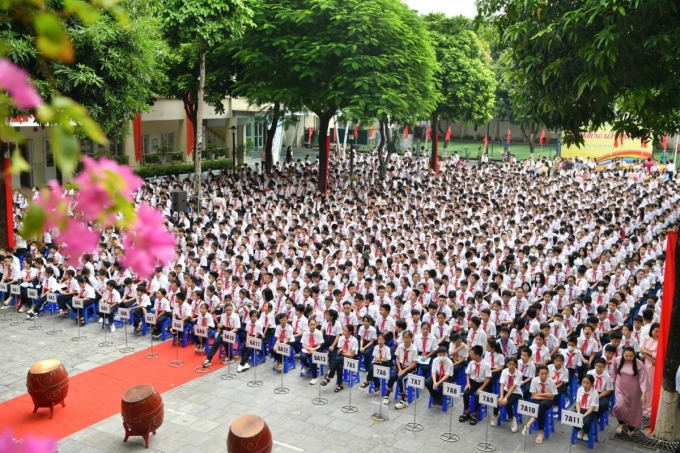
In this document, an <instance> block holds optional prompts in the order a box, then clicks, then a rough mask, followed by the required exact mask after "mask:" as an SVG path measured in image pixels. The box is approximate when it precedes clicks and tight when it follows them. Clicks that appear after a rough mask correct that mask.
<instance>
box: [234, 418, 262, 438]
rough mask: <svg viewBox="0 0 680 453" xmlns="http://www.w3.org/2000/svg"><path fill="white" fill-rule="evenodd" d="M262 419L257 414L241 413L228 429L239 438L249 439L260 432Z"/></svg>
mask: <svg viewBox="0 0 680 453" xmlns="http://www.w3.org/2000/svg"><path fill="white" fill-rule="evenodd" d="M263 429H264V420H262V418H260V417H258V416H257V415H243V416H241V417H239V418H237V419H236V420H234V422H233V423H232V424H231V427H230V430H231V432H232V434H233V435H234V436H236V437H237V438H239V439H250V438H251V437H255V436H257V435H258V434H260V433H261V432H262V430H263Z"/></svg>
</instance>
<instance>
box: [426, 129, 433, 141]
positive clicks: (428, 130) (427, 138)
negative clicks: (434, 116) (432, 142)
mask: <svg viewBox="0 0 680 453" xmlns="http://www.w3.org/2000/svg"><path fill="white" fill-rule="evenodd" d="M430 135H432V128H431V127H430V126H427V133H425V140H429V139H430Z"/></svg>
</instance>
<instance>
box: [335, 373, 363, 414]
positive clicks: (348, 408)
mask: <svg viewBox="0 0 680 453" xmlns="http://www.w3.org/2000/svg"><path fill="white" fill-rule="evenodd" d="M349 380H350V383H349V402H348V403H347V406H342V409H340V410H341V411H343V412H344V413H346V414H353V413H355V412H358V411H359V408H358V407H356V406H353V405H352V387H353V386H352V372H351V371H350V372H349Z"/></svg>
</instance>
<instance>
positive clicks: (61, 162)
mask: <svg viewBox="0 0 680 453" xmlns="http://www.w3.org/2000/svg"><path fill="white" fill-rule="evenodd" d="M51 136H52V148H53V152H54V162H55V163H56V164H57V167H59V170H61V172H62V173H64V174H67V175H70V174H73V171H74V170H75V169H76V166H77V165H78V157H79V156H80V150H79V149H78V140H77V139H76V137H75V136H74V135H73V134H72V133H70V132H69V131H68V130H65V129H64V128H63V127H60V125H56V126H55V127H53V128H52V134H51Z"/></svg>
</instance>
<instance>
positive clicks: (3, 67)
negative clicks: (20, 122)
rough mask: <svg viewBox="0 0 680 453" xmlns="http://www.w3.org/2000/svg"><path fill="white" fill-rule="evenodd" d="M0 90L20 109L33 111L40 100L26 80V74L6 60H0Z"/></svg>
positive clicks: (40, 102)
mask: <svg viewBox="0 0 680 453" xmlns="http://www.w3.org/2000/svg"><path fill="white" fill-rule="evenodd" d="M0 89H2V90H4V91H6V92H7V93H9V95H10V96H11V97H12V100H13V101H14V104H15V105H16V106H17V107H19V108H20V109H33V108H35V107H37V106H39V105H40V104H42V98H41V97H40V95H39V94H38V92H37V91H36V90H35V87H34V86H33V84H31V82H29V80H28V73H27V72H26V71H24V70H23V69H21V68H20V67H19V66H17V65H15V64H14V63H12V62H11V61H9V60H8V59H7V58H3V59H0Z"/></svg>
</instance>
